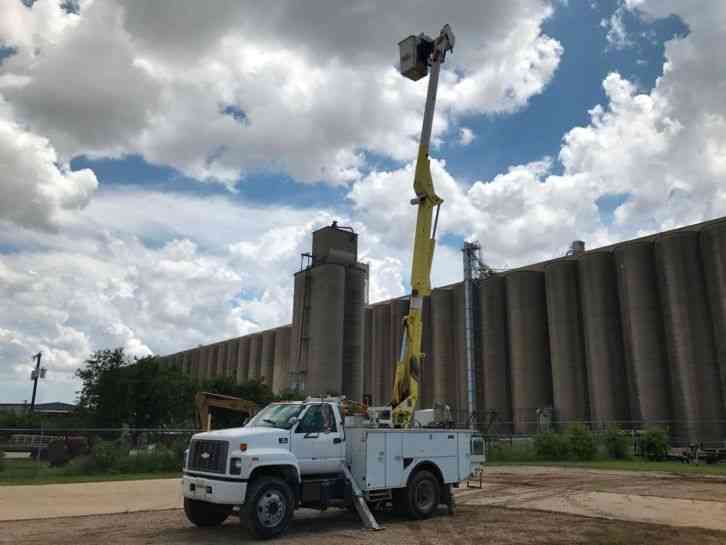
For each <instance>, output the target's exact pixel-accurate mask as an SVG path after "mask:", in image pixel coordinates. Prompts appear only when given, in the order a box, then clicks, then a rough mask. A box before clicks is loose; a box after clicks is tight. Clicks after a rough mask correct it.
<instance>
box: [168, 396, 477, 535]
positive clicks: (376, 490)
mask: <svg viewBox="0 0 726 545" xmlns="http://www.w3.org/2000/svg"><path fill="white" fill-rule="evenodd" d="M472 434H473V432H472V430H450V429H429V428H419V429H384V428H373V427H367V426H361V425H358V426H346V425H345V418H344V416H343V413H342V410H341V405H340V401H339V400H336V399H332V400H331V399H325V400H323V399H321V400H307V401H305V402H280V403H272V404H270V405H268V406H267V407H265V408H264V409H262V410H261V411H260V412H259V413H257V415H256V416H255V417H254V418H253V419H252V420H250V422H248V423H247V424H246V425H245V426H244V427H242V428H232V429H226V430H217V431H211V432H206V433H198V434H196V435H194V436H193V437H192V439H191V442H190V445H189V449H188V450H187V453H186V455H185V461H184V474H183V476H182V491H183V495H184V510H185V512H186V515H187V517H188V519H189V520H190V521H191V522H193V523H194V524H196V525H197V526H213V525H218V524H221V523H222V522H224V520H225V519H226V518H227V517H228V516H229V515H230V514H232V512H233V511H234V510H235V508H236V507H238V508H239V515H240V518H241V520H242V521H243V523H245V524H246V525H247V527H248V529H249V530H250V532H251V533H252V534H253V535H255V536H257V537H262V538H266V537H272V536H275V535H279V534H281V533H283V532H284V531H285V530H286V529H287V526H288V524H289V522H290V519H291V517H292V513H293V511H294V510H295V509H296V508H299V507H312V508H317V509H322V510H324V509H327V508H328V507H331V506H337V507H348V506H351V505H352V504H353V501H354V500H355V497H354V496H356V495H361V496H362V497H363V499H365V500H366V501H367V502H369V503H375V504H380V503H386V502H392V503H393V504H394V507H395V508H396V509H397V510H399V511H401V512H405V513H408V514H409V515H410V516H413V517H415V518H426V517H428V516H431V515H432V514H433V512H434V511H435V510H436V508H437V507H438V505H439V504H441V503H445V504H448V505H449V506H450V507H453V500H452V498H451V486H458V483H459V482H460V481H462V480H464V479H466V478H467V477H468V476H469V474H470V473H471V471H472V458H471V440H472ZM351 481H354V482H351Z"/></svg>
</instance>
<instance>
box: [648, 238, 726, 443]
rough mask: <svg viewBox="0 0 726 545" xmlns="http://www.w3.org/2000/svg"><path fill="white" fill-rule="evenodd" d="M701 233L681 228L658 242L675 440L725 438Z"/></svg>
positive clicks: (708, 441)
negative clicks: (701, 250) (704, 275)
mask: <svg viewBox="0 0 726 545" xmlns="http://www.w3.org/2000/svg"><path fill="white" fill-rule="evenodd" d="M700 258H701V256H700V248H699V242H698V233H696V232H687V231H682V232H677V233H671V234H669V235H666V236H663V237H662V238H660V239H658V240H657V241H656V243H655V259H656V268H657V272H658V285H659V288H660V294H661V304H662V309H663V316H664V320H665V337H666V347H667V353H668V360H669V365H670V377H671V387H672V392H673V398H672V403H673V417H674V423H673V434H672V439H673V441H674V442H675V443H676V444H679V445H685V444H687V443H691V442H698V441H703V442H704V443H706V444H709V443H719V442H720V441H721V438H722V423H721V419H722V412H721V411H722V401H721V387H720V377H719V374H718V368H717V363H716V349H715V345H714V340H713V327H712V324H711V315H710V310H709V308H708V301H707V299H706V287H705V282H704V278H703V268H702V265H701V259H700Z"/></svg>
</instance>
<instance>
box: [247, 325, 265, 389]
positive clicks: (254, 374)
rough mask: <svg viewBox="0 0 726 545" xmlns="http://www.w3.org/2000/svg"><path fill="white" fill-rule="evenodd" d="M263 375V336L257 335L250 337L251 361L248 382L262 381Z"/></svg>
mask: <svg viewBox="0 0 726 545" xmlns="http://www.w3.org/2000/svg"><path fill="white" fill-rule="evenodd" d="M261 375H262V335H261V334H260V333H255V334H254V335H252V336H251V337H250V360H249V371H248V372H247V380H260V378H261Z"/></svg>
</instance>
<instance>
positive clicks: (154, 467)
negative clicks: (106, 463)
mask: <svg viewBox="0 0 726 545" xmlns="http://www.w3.org/2000/svg"><path fill="white" fill-rule="evenodd" d="M183 460H184V457H183V454H182V455H181V456H179V455H178V454H177V453H176V452H174V450H172V449H169V448H165V447H157V448H155V449H153V450H143V451H132V452H129V453H128V454H125V455H124V456H121V457H120V458H119V459H118V460H117V462H116V463H115V464H114V466H113V469H114V470H116V471H118V472H120V473H156V472H170V471H181V466H182V461H183Z"/></svg>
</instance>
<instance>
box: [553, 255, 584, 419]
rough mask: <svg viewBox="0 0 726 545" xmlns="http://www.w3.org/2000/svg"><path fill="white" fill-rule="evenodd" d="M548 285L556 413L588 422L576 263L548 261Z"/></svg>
mask: <svg viewBox="0 0 726 545" xmlns="http://www.w3.org/2000/svg"><path fill="white" fill-rule="evenodd" d="M545 286H546V291H547V326H548V329H549V346H550V363H551V367H552V399H553V402H554V416H555V417H556V418H557V420H558V421H559V422H562V423H566V422H571V421H586V420H587V419H588V416H589V415H588V388H587V372H586V369H585V343H584V338H583V332H582V322H581V312H580V297H579V291H578V280H577V263H576V262H575V261H571V260H569V259H566V260H565V259H563V260H559V261H554V262H552V263H551V264H549V265H548V266H547V267H545Z"/></svg>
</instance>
